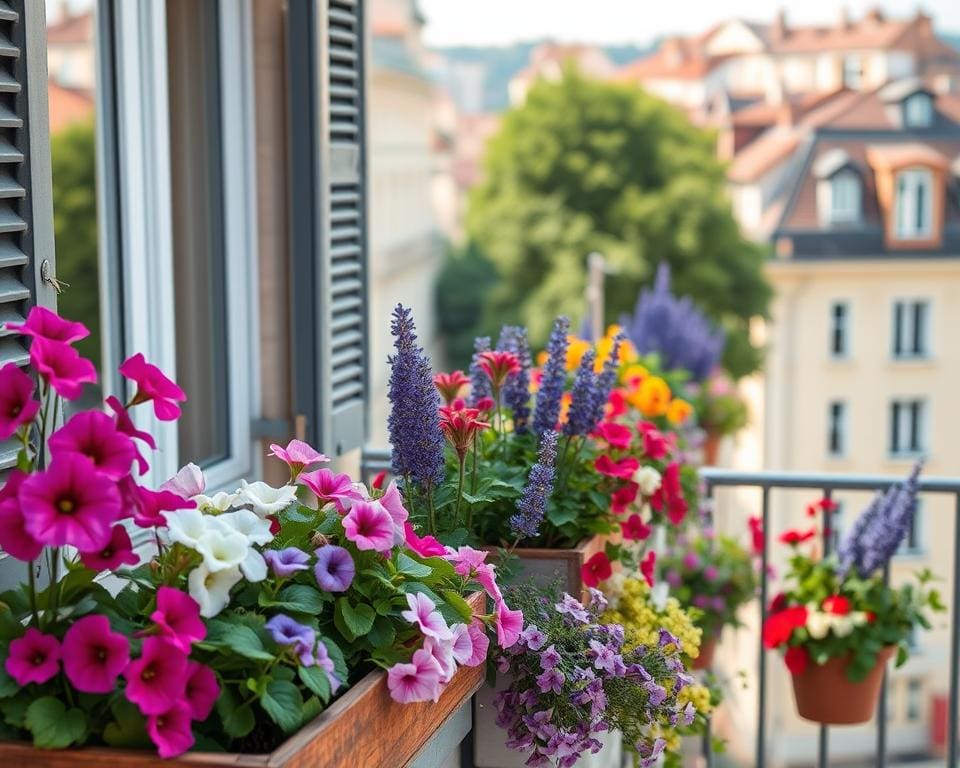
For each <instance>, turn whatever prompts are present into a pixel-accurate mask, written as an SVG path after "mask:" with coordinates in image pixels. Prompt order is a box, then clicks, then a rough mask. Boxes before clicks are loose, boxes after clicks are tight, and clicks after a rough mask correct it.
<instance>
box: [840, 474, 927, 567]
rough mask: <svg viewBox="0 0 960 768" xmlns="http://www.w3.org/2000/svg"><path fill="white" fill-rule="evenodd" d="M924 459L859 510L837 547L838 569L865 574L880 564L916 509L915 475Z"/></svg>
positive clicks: (898, 541)
mask: <svg viewBox="0 0 960 768" xmlns="http://www.w3.org/2000/svg"><path fill="white" fill-rule="evenodd" d="M922 466H923V462H917V464H916V465H915V466H914V468H913V471H912V472H911V473H910V475H909V476H908V477H907V479H906V480H905V481H904V482H902V483H897V484H896V485H892V486H890V488H888V489H887V491H886V493H883V494H880V493H878V494H877V495H876V496H875V497H874V499H873V501H872V502H870V505H869V506H868V507H867V508H866V509H865V510H864V511H863V512H862V513H861V514H860V517H858V518H857V521H856V522H855V523H854V524H853V527H852V528H851V529H850V533H848V534H847V536H846V538H844V540H843V541H842V542H841V544H840V546H839V548H838V549H837V556H838V558H839V560H840V568H839V573H840V575H841V577H842V576H845V575H846V574H847V573H848V572H849V571H850V569H851V568H855V569H856V570H857V573H859V574H860V575H861V576H863V577H864V578H866V577H868V576H870V575H871V574H873V573H875V572H876V571H878V570H880V569H881V568H883V567H884V566H885V565H886V564H887V563H888V562H889V561H890V558H891V557H893V555H894V554H895V553H896V551H897V549H898V548H899V547H900V544H901V543H902V542H903V539H904V537H905V536H906V535H907V532H908V531H909V530H910V522H911V521H912V520H913V516H914V514H915V512H916V509H917V490H918V482H917V481H918V479H919V477H920V470H921V468H922Z"/></svg>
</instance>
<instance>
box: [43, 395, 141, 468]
mask: <svg viewBox="0 0 960 768" xmlns="http://www.w3.org/2000/svg"><path fill="white" fill-rule="evenodd" d="M49 444H50V452H51V454H53V457H54V459H56V458H57V457H59V456H63V455H65V454H68V453H77V454H80V455H81V456H86V457H87V458H88V459H90V461H91V462H93V466H94V467H96V468H97V470H98V471H100V472H103V474H105V475H106V476H107V477H109V478H110V479H112V480H119V479H120V478H121V477H123V476H124V475H129V474H130V465H131V464H132V463H133V459H134V457H135V456H136V450H135V449H134V447H133V441H132V440H131V439H130V438H129V437H127V436H126V435H125V434H123V432H120V431H119V430H118V429H117V426H116V424H114V423H113V419H111V418H110V417H109V416H107V414H105V413H101V412H100V411H81V412H80V413H78V414H76V415H75V416H73V417H72V418H71V419H70V421H68V422H67V423H66V424H64V425H63V426H62V427H61V428H60V429H58V430H57V431H56V432H54V433H53V434H52V435H51V436H50V441H49Z"/></svg>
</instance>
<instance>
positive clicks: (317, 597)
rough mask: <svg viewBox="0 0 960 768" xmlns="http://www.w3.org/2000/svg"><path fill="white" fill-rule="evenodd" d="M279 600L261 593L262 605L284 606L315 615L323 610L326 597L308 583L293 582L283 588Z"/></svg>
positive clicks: (295, 611)
mask: <svg viewBox="0 0 960 768" xmlns="http://www.w3.org/2000/svg"><path fill="white" fill-rule="evenodd" d="M278 598H279V599H277V600H271V599H269V598H268V597H266V596H265V595H264V593H263V592H261V593H260V605H262V606H264V607H274V608H282V609H283V610H285V611H293V612H294V613H308V614H310V615H311V616H315V615H317V614H319V613H322V612H323V608H324V603H325V602H326V598H324V596H323V595H322V594H321V593H320V591H319V590H317V589H314V588H313V587H311V586H309V585H308V584H291V585H290V586H289V587H286V588H285V589H282V590H281V591H280V594H279V595H278Z"/></svg>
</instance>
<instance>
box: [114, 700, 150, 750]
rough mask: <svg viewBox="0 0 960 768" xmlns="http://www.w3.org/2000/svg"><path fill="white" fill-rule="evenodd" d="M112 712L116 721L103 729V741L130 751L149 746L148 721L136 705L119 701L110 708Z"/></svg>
mask: <svg viewBox="0 0 960 768" xmlns="http://www.w3.org/2000/svg"><path fill="white" fill-rule="evenodd" d="M110 712H111V713H112V714H113V718H114V721H113V722H112V723H107V727H106V728H104V729H103V740H104V741H105V742H107V744H109V745H110V746H111V747H126V748H128V749H135V748H137V747H147V746H149V744H150V737H149V736H148V735H147V727H146V721H145V720H144V718H143V715H141V714H140V710H139V709H137V707H136V706H135V705H134V704H132V703H130V702H129V701H127V700H126V699H117V700H116V701H115V702H114V704H113V706H111V707H110Z"/></svg>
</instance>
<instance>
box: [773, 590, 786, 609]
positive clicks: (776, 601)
mask: <svg viewBox="0 0 960 768" xmlns="http://www.w3.org/2000/svg"><path fill="white" fill-rule="evenodd" d="M786 607H787V596H786V595H785V594H783V592H778V593H777V595H776V596H775V597H774V598H773V600H771V601H770V613H771V614H774V613H780V611H782V610H784V609H785V608H786Z"/></svg>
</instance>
